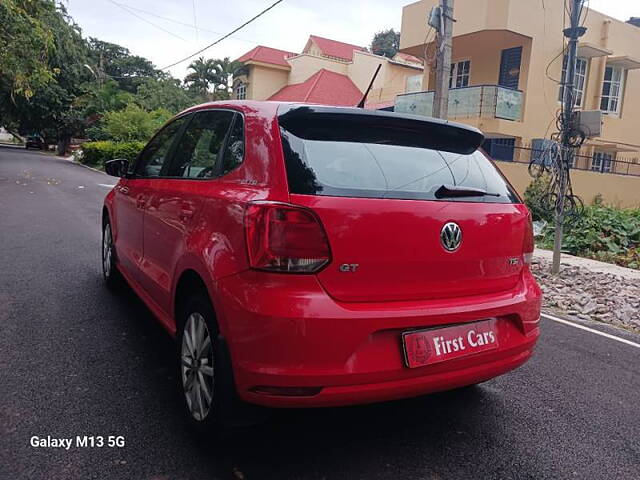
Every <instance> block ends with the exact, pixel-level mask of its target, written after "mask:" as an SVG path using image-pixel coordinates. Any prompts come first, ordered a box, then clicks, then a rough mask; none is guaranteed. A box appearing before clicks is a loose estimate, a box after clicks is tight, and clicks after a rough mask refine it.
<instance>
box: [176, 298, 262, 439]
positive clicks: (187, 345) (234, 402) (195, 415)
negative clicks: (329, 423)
mask: <svg viewBox="0 0 640 480" xmlns="http://www.w3.org/2000/svg"><path fill="white" fill-rule="evenodd" d="M178 315H179V318H178V332H177V350H178V362H177V363H178V374H177V378H178V384H179V389H180V397H181V399H182V404H183V411H184V414H185V416H186V418H187V421H188V422H189V424H190V425H191V427H192V428H193V429H194V430H195V431H196V433H198V434H200V435H202V436H203V437H204V438H206V439H208V440H214V441H219V440H222V439H224V438H225V436H226V435H227V434H229V433H230V432H231V430H232V429H235V428H237V427H247V426H252V425H255V424H257V423H261V422H262V421H264V419H266V418H267V414H266V412H265V410H264V409H262V408H260V407H257V406H254V405H249V404H247V403H245V402H243V401H242V400H240V397H239V396H238V394H237V391H236V387H235V381H234V378H233V369H232V365H231V355H230V354H229V350H228V348H227V344H226V341H225V340H224V338H223V337H222V336H221V335H220V331H219V329H218V324H217V322H216V316H215V312H214V310H213V307H212V306H211V301H210V300H209V297H208V295H207V294H206V293H205V292H196V293H194V294H193V295H192V296H190V297H189V298H188V299H187V300H186V301H185V302H183V305H182V307H181V308H180V309H179V314H178ZM207 338H208V340H207ZM198 339H200V340H198ZM198 345H200V347H198ZM203 345H204V347H203ZM198 350H199V351H198ZM194 353H195V356H194ZM194 360H198V362H195V361H194ZM203 360H205V361H204V362H203ZM193 365H196V367H197V368H196V369H195V373H189V372H193V371H194V369H193V368H192V367H193ZM196 389H197V390H196Z"/></svg>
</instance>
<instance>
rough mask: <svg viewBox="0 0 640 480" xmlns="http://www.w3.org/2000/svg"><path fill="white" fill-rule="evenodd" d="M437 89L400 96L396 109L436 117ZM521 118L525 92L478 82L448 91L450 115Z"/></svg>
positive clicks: (453, 116) (454, 116)
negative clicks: (434, 115)
mask: <svg viewBox="0 0 640 480" xmlns="http://www.w3.org/2000/svg"><path fill="white" fill-rule="evenodd" d="M433 97H434V92H433V91H428V92H414V93H405V94H402V95H398V96H397V97H396V101H395V108H394V111H396V112H400V113H413V114H415V115H426V116H429V117H430V116H433ZM471 117H484V118H501V119H505V120H514V121H521V120H522V92H521V91H520V90H514V89H511V88H507V87H502V86H500V85H478V86H473V87H461V88H452V89H450V90H449V118H471Z"/></svg>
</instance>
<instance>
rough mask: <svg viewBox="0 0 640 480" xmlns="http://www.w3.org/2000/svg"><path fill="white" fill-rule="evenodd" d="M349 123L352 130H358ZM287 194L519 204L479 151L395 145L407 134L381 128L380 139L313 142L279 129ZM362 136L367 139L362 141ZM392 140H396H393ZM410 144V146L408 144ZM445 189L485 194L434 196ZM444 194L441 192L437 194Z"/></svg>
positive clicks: (330, 136)
mask: <svg viewBox="0 0 640 480" xmlns="http://www.w3.org/2000/svg"><path fill="white" fill-rule="evenodd" d="M357 128H358V127H357V126H355V125H353V124H352V125H350V129H357ZM280 132H281V135H282V146H283V151H284V157H285V163H286V169H287V179H288V183H289V191H290V192H291V193H299V194H306V195H327V196H337V197H360V198H393V199H407V200H442V201H462V202H487V203H489V202H491V203H519V199H518V197H517V195H516V194H515V193H514V192H513V190H512V189H511V188H510V187H509V185H508V184H507V182H506V181H505V180H504V179H503V177H502V175H501V174H500V173H499V172H498V171H497V170H496V168H495V167H494V166H493V164H492V163H491V162H490V161H489V160H488V159H487V158H486V157H485V156H484V154H482V153H481V152H479V151H474V152H472V153H469V154H460V153H452V152H448V151H442V150H432V149H429V148H425V147H422V146H415V145H416V144H417V143H418V144H419V142H406V141H404V140H403V141H396V138H400V137H402V138H403V139H405V138H406V134H407V132H406V130H404V131H399V132H398V135H397V136H396V135H394V133H395V132H394V130H393V128H388V129H384V134H383V135H380V137H379V138H372V135H371V130H369V131H368V132H367V134H366V135H361V134H359V132H357V131H354V133H353V138H354V139H355V141H348V139H345V136H346V137H348V135H345V134H344V132H343V133H342V134H341V135H340V140H338V141H336V140H335V137H336V136H335V134H332V133H330V132H327V135H326V137H325V138H328V139H327V140H325V139H323V135H322V134H321V132H318V130H317V129H316V130H315V131H314V135H313V139H309V138H300V137H298V136H296V135H294V134H293V133H292V132H291V131H289V130H287V129H285V128H284V127H281V128H280ZM296 133H297V132H296ZM364 137H366V141H362V139H363V138H364ZM394 137H395V138H394ZM406 143H410V145H406ZM443 186H445V188H452V187H453V188H454V189H465V188H469V189H479V190H481V191H483V192H487V193H488V194H489V195H483V194H478V195H473V192H466V194H465V195H463V196H451V197H449V196H446V195H445V196H444V197H445V198H443V195H436V191H437V190H438V189H441V188H442V187H443ZM441 191H442V190H441Z"/></svg>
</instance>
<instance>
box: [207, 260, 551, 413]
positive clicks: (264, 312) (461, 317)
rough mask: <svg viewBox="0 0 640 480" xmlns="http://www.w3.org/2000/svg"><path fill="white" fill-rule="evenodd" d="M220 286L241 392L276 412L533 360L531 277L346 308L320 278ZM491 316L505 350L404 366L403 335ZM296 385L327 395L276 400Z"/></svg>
mask: <svg viewBox="0 0 640 480" xmlns="http://www.w3.org/2000/svg"><path fill="white" fill-rule="evenodd" d="M218 286H219V293H220V296H219V297H218V298H219V300H220V301H221V302H220V305H219V307H220V309H221V310H222V311H221V312H220V313H221V314H222V315H221V317H222V318H221V319H220V320H221V328H223V330H224V332H223V333H224V334H225V337H226V338H227V339H228V341H229V348H230V352H231V357H232V362H233V367H234V376H235V381H236V387H237V390H238V393H239V395H240V397H241V398H242V399H243V400H245V401H247V402H251V403H255V404H260V405H265V406H271V407H321V406H338V405H350V404H359V403H368V402H378V401H385V400H393V399H399V398H405V397H411V396H417V395H423V394H426V393H431V392H436V391H442V390H448V389H452V388H457V387H461V386H464V385H469V384H473V383H477V382H481V381H484V380H488V379H490V378H493V377H495V376H497V375H501V374H503V373H506V372H508V371H509V370H512V369H514V368H517V367H518V366H520V365H522V364H523V363H525V362H526V361H527V360H528V359H529V358H530V356H531V354H532V353H533V348H534V346H535V343H536V341H537V339H538V336H539V319H540V301H541V293H540V289H539V287H538V286H537V284H536V283H535V280H534V278H533V276H532V275H531V274H530V273H529V272H528V271H526V272H525V273H524V274H523V276H522V278H521V281H520V282H519V284H518V285H517V287H516V288H514V289H513V290H512V291H507V292H500V293H496V294H491V295H482V296H470V297H460V298H454V299H444V300H430V301H422V302H413V301H412V302H379V303H369V302H367V303H341V302H336V301H335V300H333V299H332V298H331V297H330V296H329V295H328V294H327V293H326V292H325V291H324V290H323V289H322V287H321V286H320V284H319V283H318V281H317V280H316V279H315V277H313V276H287V275H278V274H265V273H261V272H253V271H247V272H243V273H241V274H238V275H234V276H230V277H227V278H225V279H223V280H222V281H221V282H220V283H219V285H218ZM486 318H496V319H497V323H496V327H497V334H498V337H499V339H500V347H499V348H498V349H495V350H492V351H488V352H483V353H478V354H474V355H470V356H467V357H463V358H459V359H455V360H450V361H446V362H442V363H439V364H434V365H428V366H424V367H420V368H415V369H409V368H407V367H406V366H405V364H404V358H403V352H402V345H401V334H402V332H404V331H406V330H411V329H416V328H429V327H435V326H445V325H452V324H459V323H466V322H473V321H477V320H480V319H486ZM260 387H268V389H269V390H270V391H271V393H269V394H265V393H257V392H256V390H261V388H260ZM290 387H309V388H311V387H315V388H316V389H319V393H315V394H313V395H309V396H303V395H298V396H288V395H286V394H273V392H277V391H278V388H290ZM289 393H290V392H289Z"/></svg>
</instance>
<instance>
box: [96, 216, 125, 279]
mask: <svg viewBox="0 0 640 480" xmlns="http://www.w3.org/2000/svg"><path fill="white" fill-rule="evenodd" d="M101 258H102V278H103V279H104V283H105V285H106V286H107V288H109V289H111V290H116V289H118V288H120V287H121V286H122V283H123V279H122V275H121V274H120V272H119V271H118V269H117V267H116V250H115V246H114V244H113V235H112V233H111V223H109V220H105V221H104V222H103V223H102V256H101Z"/></svg>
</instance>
